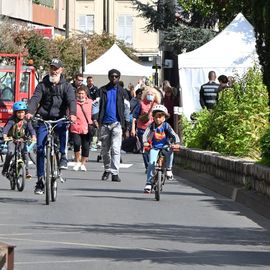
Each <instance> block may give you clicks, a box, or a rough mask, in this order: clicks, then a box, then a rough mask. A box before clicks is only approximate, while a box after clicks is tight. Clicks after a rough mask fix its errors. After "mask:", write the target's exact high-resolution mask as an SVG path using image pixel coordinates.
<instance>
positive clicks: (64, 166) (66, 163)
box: [60, 157, 68, 170]
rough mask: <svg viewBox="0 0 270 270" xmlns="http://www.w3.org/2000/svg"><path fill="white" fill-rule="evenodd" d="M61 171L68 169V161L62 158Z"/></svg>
mask: <svg viewBox="0 0 270 270" xmlns="http://www.w3.org/2000/svg"><path fill="white" fill-rule="evenodd" d="M60 169H61V170H67V169H68V160H67V159H66V158H65V157H61V159H60Z"/></svg>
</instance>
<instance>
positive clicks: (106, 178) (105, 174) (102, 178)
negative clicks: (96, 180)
mask: <svg viewBox="0 0 270 270" xmlns="http://www.w3.org/2000/svg"><path fill="white" fill-rule="evenodd" d="M110 174H111V173H110V172H106V171H105V172H104V173H103V175H102V177H101V180H104V181H105V180H108V178H109V176H110Z"/></svg>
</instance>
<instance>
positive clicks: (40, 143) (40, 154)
mask: <svg viewBox="0 0 270 270" xmlns="http://www.w3.org/2000/svg"><path fill="white" fill-rule="evenodd" d="M46 140H47V129H46V127H45V125H44V124H40V125H39V126H38V129H37V176H38V178H40V177H42V176H44V155H45V150H44V149H45V143H46Z"/></svg>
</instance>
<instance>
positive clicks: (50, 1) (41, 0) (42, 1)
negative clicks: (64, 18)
mask: <svg viewBox="0 0 270 270" xmlns="http://www.w3.org/2000/svg"><path fill="white" fill-rule="evenodd" d="M32 2H33V3H34V4H37V5H43V6H46V7H50V8H54V0H33V1H32Z"/></svg>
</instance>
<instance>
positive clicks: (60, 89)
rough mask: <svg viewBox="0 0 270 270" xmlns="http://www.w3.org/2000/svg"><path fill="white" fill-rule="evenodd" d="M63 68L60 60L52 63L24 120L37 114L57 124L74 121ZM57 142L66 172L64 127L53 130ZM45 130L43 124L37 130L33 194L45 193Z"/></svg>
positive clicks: (73, 106) (71, 94) (71, 92)
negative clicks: (60, 121)
mask: <svg viewBox="0 0 270 270" xmlns="http://www.w3.org/2000/svg"><path fill="white" fill-rule="evenodd" d="M62 72H63V64H62V62H61V60H59V59H52V62H51V65H50V71H49V74H48V75H46V76H45V77H44V78H43V80H42V82H40V83H39V84H38V85H37V87H36V89H35V92H34V94H33V96H32V98H31V99H30V101H29V106H28V113H27V115H26V118H27V119H30V118H32V117H33V115H34V114H39V115H40V117H41V118H43V119H44V120H57V119H60V118H62V117H64V116H66V115H67V111H69V118H70V120H71V121H72V122H75V121H76V101H75V93H74V89H73V87H72V86H71V84H70V83H68V82H67V81H66V80H65V79H64V77H63V75H62ZM55 130H56V132H57V133H58V136H59V141H60V153H61V159H60V168H61V169H67V156H66V143H67V126H66V124H63V123H59V124H58V125H57V127H56V128H55ZM46 136H47V129H46V126H45V125H44V124H43V123H39V124H38V127H37V176H38V181H37V183H36V188H35V193H36V194H43V193H44V184H43V180H44V179H43V178H44V155H45V152H44V149H45V143H46V139H45V138H46Z"/></svg>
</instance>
